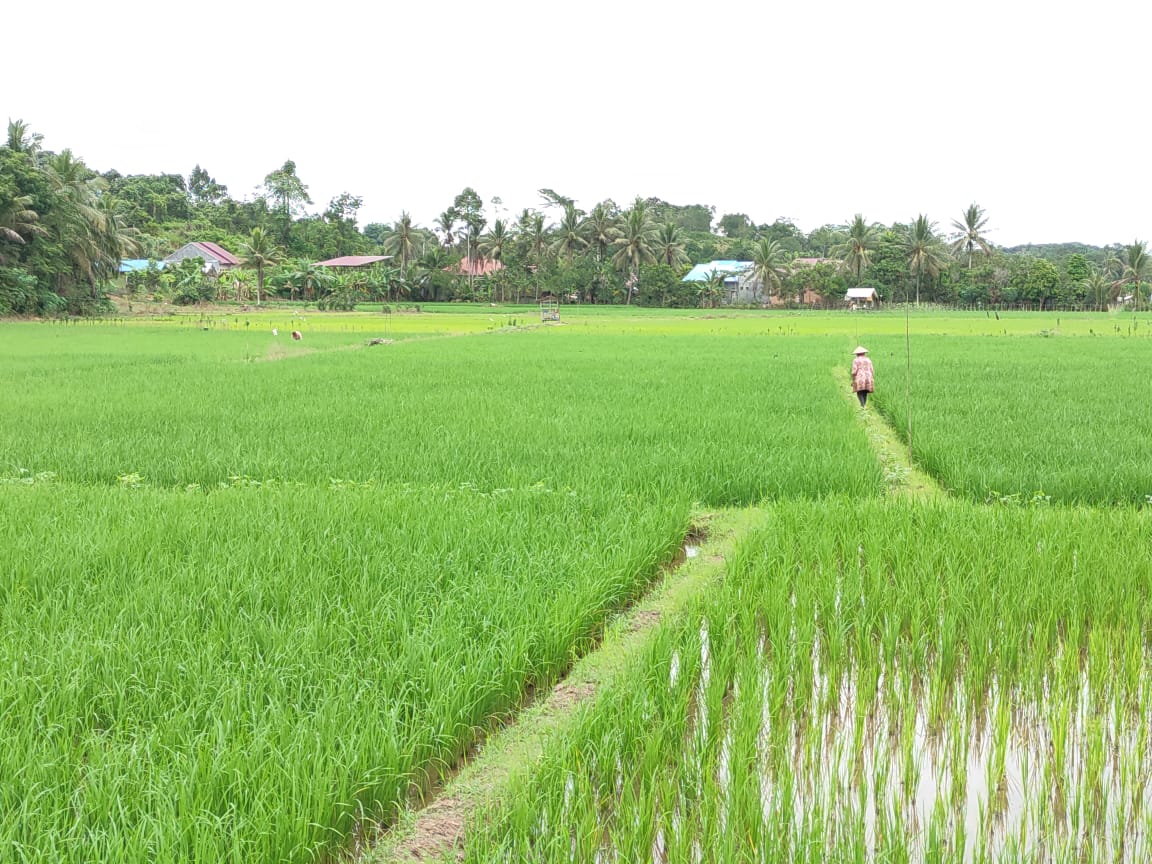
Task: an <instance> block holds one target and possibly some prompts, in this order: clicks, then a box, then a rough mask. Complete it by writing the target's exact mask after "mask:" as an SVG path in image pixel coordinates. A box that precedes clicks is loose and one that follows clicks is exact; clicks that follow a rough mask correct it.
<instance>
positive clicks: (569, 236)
mask: <svg viewBox="0 0 1152 864" xmlns="http://www.w3.org/2000/svg"><path fill="white" fill-rule="evenodd" d="M587 245H588V241H587V240H585V239H584V228H583V223H582V222H581V219H580V211H579V210H577V209H576V205H575V204H565V205H564V218H562V219H561V220H560V227H559V228H558V229H557V231H556V241H555V242H554V243H553V244H552V251H553V252H554V253H555V254H556V255H563V256H564V257H565V258H566V259H567V260H568V263H569V264H571V263H572V256H573V255H574V254H576V253H577V252H579V251H580V250H582V249H584V248H585V247H587Z"/></svg>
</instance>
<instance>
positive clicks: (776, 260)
mask: <svg viewBox="0 0 1152 864" xmlns="http://www.w3.org/2000/svg"><path fill="white" fill-rule="evenodd" d="M752 275H753V277H754V278H755V279H756V281H757V282H759V283H760V285H761V286H762V287H763V288H764V289H765V290H766V291H767V293H768V294H769V296H771V295H772V294H779V293H780V290H781V288H782V287H783V285H784V278H785V277H786V276H787V275H788V257H787V253H786V252H785V251H784V247H782V246H781V245H780V241H779V240H773V239H772V238H770V237H761V238H760V240H759V242H758V243H757V244H756V248H755V249H754V250H753V251H752Z"/></svg>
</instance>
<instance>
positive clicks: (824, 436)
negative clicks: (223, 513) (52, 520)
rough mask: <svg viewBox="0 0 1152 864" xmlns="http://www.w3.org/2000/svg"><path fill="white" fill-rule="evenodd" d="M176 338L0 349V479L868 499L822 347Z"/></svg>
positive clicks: (874, 490)
mask: <svg viewBox="0 0 1152 864" xmlns="http://www.w3.org/2000/svg"><path fill="white" fill-rule="evenodd" d="M135 333H136V331H132V334H135ZM194 335H204V338H205V339H207V340H213V339H216V336H215V335H214V334H176V336H175V337H173V338H171V339H169V338H166V337H165V338H161V337H160V336H157V335H155V334H148V338H144V336H143V334H142V335H141V338H140V341H139V342H138V343H135V350H130V348H129V347H128V346H129V345H130V344H132V343H131V342H130V340H128V339H126V338H125V334H124V333H123V332H122V328H121V330H117V329H116V328H107V331H106V332H103V331H97V330H92V331H90V332H89V334H88V336H89V338H88V339H87V340H85V346H84V350H83V351H79V350H77V351H75V352H72V351H65V352H63V353H57V352H56V351H55V343H54V342H53V341H51V340H42V341H39V342H37V341H33V340H26V341H19V340H18V341H17V343H16V344H15V345H14V346H11V347H10V346H9V345H7V344H5V343H0V345H3V347H0V356H2V357H3V358H4V360H5V362H4V363H3V364H0V387H2V388H3V389H4V392H5V401H6V411H5V412H3V414H0V453H3V456H2V457H0V476H9V477H15V476H17V475H18V474H19V472H20V471H21V470H22V469H23V470H25V471H27V472H31V473H36V472H46V471H52V472H55V474H56V476H57V477H58V479H60V480H62V481H69V482H85V483H107V484H114V483H116V482H118V480H117V478H119V477H121V476H125V475H128V474H135V475H136V476H137V477H139V478H140V482H142V483H144V484H147V485H150V486H159V487H162V488H177V487H178V488H183V487H184V486H187V485H189V484H199V485H200V486H201V487H202V488H211V487H216V486H218V485H220V484H221V483H229V482H231V481H230V478H247V479H249V480H251V481H258V482H270V481H274V482H280V483H285V482H287V483H294V482H301V483H307V484H312V485H315V484H329V483H330V482H331V481H332V480H333V478H336V479H337V480H340V481H342V482H375V483H387V484H394V483H403V482H409V483H418V484H449V485H464V484H472V485H473V486H475V487H476V488H477V489H479V490H481V491H491V490H495V489H503V488H516V489H520V488H526V487H529V486H533V485H535V484H537V483H543V484H545V485H546V486H548V487H550V488H554V489H583V488H601V487H603V486H606V485H611V486H613V487H614V488H618V489H622V490H623V491H626V492H632V493H636V494H641V495H643V496H645V497H646V498H648V499H649V500H654V501H660V500H665V499H667V498H669V497H677V498H681V499H687V500H689V501H700V502H702V503H706V504H709V505H715V506H721V505H727V504H734V503H741V504H748V503H755V502H757V501H759V500H760V499H762V498H764V497H766V496H772V497H790V496H804V497H809V496H811V497H820V496H825V495H829V494H838V493H839V494H858V495H872V494H878V493H879V491H880V470H879V467H878V464H877V462H876V459H875V457H874V456H873V455H872V453H871V451H870V450H869V448H868V446H867V439H866V437H865V434H864V432H863V430H862V429H861V428H860V427H859V424H858V423H857V422H856V420H855V418H854V416H853V414H852V409H851V406H850V405H848V404H846V403H845V401H844V400H843V399H842V398H841V396H842V394H840V393H838V392H837V387H836V385H835V383H834V382H832V381H831V380H829V376H828V374H827V368H828V365H827V363H828V358H831V357H832V356H834V353H835V343H833V342H830V341H829V340H826V339H821V338H818V337H815V338H813V337H809V338H800V339H797V340H795V341H794V342H793V343H792V344H790V345H789V346H788V347H787V350H784V349H783V348H770V347H769V346H766V345H765V344H764V341H763V339H762V338H756V337H751V336H743V337H739V336H737V337H716V336H712V337H702V336H679V337H675V336H651V335H643V334H630V335H625V336H621V335H613V334H604V333H582V332H579V331H572V332H570V331H568V330H555V329H549V330H546V331H536V332H527V333H525V332H516V333H506V334H496V335H493V336H484V337H477V338H470V339H444V340H423V341H420V340H416V341H412V342H409V343H406V344H401V345H394V346H388V350H386V351H383V352H380V351H377V350H374V349H364V350H346V351H340V350H330V351H326V352H318V353H314V354H308V355H301V356H297V357H286V358H284V359H282V360H279V361H277V362H265V363H243V362H238V361H232V362H229V361H227V360H225V359H222V358H221V357H219V356H217V355H214V354H212V353H210V352H209V351H208V349H207V348H205V349H203V351H201V350H198V349H196V348H190V347H189V346H188V345H187V340H188V339H189V338H191V336H194ZM235 338H242V337H237V336H236V334H221V335H220V339H219V341H220V342H223V343H230V342H231V340H233V339H235Z"/></svg>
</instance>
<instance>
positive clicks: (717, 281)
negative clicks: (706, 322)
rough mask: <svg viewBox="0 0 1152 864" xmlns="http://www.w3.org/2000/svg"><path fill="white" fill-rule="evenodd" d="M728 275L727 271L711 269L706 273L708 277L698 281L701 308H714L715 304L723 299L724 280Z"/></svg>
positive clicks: (725, 288) (725, 287)
mask: <svg viewBox="0 0 1152 864" xmlns="http://www.w3.org/2000/svg"><path fill="white" fill-rule="evenodd" d="M728 276H729V274H728V272H727V271H724V270H713V271H712V272H711V273H709V274H708V278H707V279H705V280H704V281H703V282H701V283H700V290H699V294H700V308H701V309H714V308H715V307H716V304H717V303H719V302H720V301H721V300H722V299H724V292H725V291H726V290H727V286H726V284H725V280H727V279H728Z"/></svg>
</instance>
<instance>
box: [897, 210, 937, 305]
mask: <svg viewBox="0 0 1152 864" xmlns="http://www.w3.org/2000/svg"><path fill="white" fill-rule="evenodd" d="M904 251H905V254H906V255H907V258H908V269H909V271H910V272H911V273H914V274H915V276H916V305H917V306H919V305H920V282H921V279H922V277H923V275H924V274H925V273H927V274H928V276H929V278H935V277H937V276H939V275H940V271H941V270H942V269H944V262H945V252H944V249H943V246H942V245H941V243H940V237H939V236H938V235H937V234H936V223H935V222H932V221H930V220H929V219H928V217H927V216H925V215H924V214H920V215H919V216H917V217H916V218H915V219H914V220H913V221H912V223H911V224H909V225H908V228H907V230H906V232H905V239H904Z"/></svg>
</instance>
